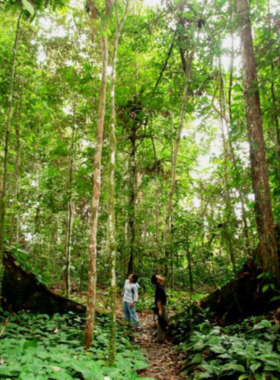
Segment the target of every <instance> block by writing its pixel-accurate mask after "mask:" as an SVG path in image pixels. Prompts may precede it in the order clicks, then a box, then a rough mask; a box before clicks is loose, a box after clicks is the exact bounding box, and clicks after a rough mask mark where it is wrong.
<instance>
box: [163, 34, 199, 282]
mask: <svg viewBox="0 0 280 380" xmlns="http://www.w3.org/2000/svg"><path fill="white" fill-rule="evenodd" d="M198 34H199V33H198ZM197 41H198V36H197V40H196V42H195V43H194V45H193V48H192V51H191V53H190V57H189V60H188V65H187V68H186V78H185V89H184V96H183V101H182V107H181V113H180V120H179V126H178V130H177V137H176V140H175V143H174V146H173V154H172V164H171V186H170V191H169V196H168V205H167V216H166V219H165V228H164V248H165V258H166V261H167V264H165V276H166V277H168V274H169V273H168V272H169V271H168V260H169V256H170V239H171V218H172V213H173V196H174V192H175V186H176V166H177V158H178V150H179V144H180V140H181V133H182V129H183V125H184V119H185V112H186V107H187V104H188V100H189V83H190V77H191V69H192V60H193V56H194V52H195V48H196V45H197Z"/></svg>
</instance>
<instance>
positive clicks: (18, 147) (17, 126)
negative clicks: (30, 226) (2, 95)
mask: <svg viewBox="0 0 280 380" xmlns="http://www.w3.org/2000/svg"><path fill="white" fill-rule="evenodd" d="M21 109H22V93H21V99H20V106H19V110H18V115H19V116H18V118H17V119H18V120H17V122H16V123H15V132H16V138H17V142H16V152H17V156H16V167H15V176H16V178H15V193H14V200H13V208H12V220H11V229H10V242H9V245H10V247H12V245H13V242H14V235H16V243H17V235H18V234H17V233H16V234H15V231H14V229H15V224H16V219H17V227H16V229H18V218H19V215H18V212H16V207H17V200H18V191H19V180H20V155H21V143H20V138H21V135H20V122H19V120H20V114H21Z"/></svg>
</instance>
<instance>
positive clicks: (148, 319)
mask: <svg viewBox="0 0 280 380" xmlns="http://www.w3.org/2000/svg"><path fill="white" fill-rule="evenodd" d="M138 318H139V322H140V324H141V328H142V330H141V331H140V332H139V333H135V336H134V342H133V343H134V344H135V345H137V346H138V347H140V348H142V350H143V352H144V354H145V356H146V357H147V359H148V362H149V367H148V368H147V369H145V370H143V371H139V376H140V377H150V378H154V379H155V380H183V379H186V378H187V377H182V376H180V375H179V374H178V372H179V368H180V355H178V354H177V353H176V346H174V345H173V344H172V343H170V342H168V343H164V344H159V343H154V342H152V340H153V333H154V332H155V331H156V329H155V326H154V323H153V316H152V313H150V312H143V313H138Z"/></svg>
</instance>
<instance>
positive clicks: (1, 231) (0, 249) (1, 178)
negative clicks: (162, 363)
mask: <svg viewBox="0 0 280 380" xmlns="http://www.w3.org/2000/svg"><path fill="white" fill-rule="evenodd" d="M21 16H22V10H21V11H20V13H19V16H18V20H17V27H16V35H15V41H14V47H13V58H12V67H11V77H10V89H9V99H8V115H7V122H6V130H5V145H4V163H3V167H4V168H3V169H4V170H3V172H1V173H0V301H1V297H2V279H3V272H4V264H3V258H4V238H5V217H6V189H7V174H8V153H9V138H10V129H11V119H12V113H13V96H14V79H15V69H16V56H17V47H18V41H19V32H20V22H21Z"/></svg>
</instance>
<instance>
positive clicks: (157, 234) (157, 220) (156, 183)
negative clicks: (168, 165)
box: [152, 138, 161, 273]
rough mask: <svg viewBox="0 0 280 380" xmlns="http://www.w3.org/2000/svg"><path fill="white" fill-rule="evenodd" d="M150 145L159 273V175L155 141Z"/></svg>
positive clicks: (158, 267)
mask: <svg viewBox="0 0 280 380" xmlns="http://www.w3.org/2000/svg"><path fill="white" fill-rule="evenodd" d="M152 144H153V150H154V156H155V187H156V190H155V202H156V204H155V207H156V220H155V222H156V259H157V272H158V273H160V272H161V268H160V267H161V266H160V264H159V261H160V239H159V200H158V198H159V186H158V175H159V162H158V159H157V151H156V146H155V141H154V139H153V138H152Z"/></svg>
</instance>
